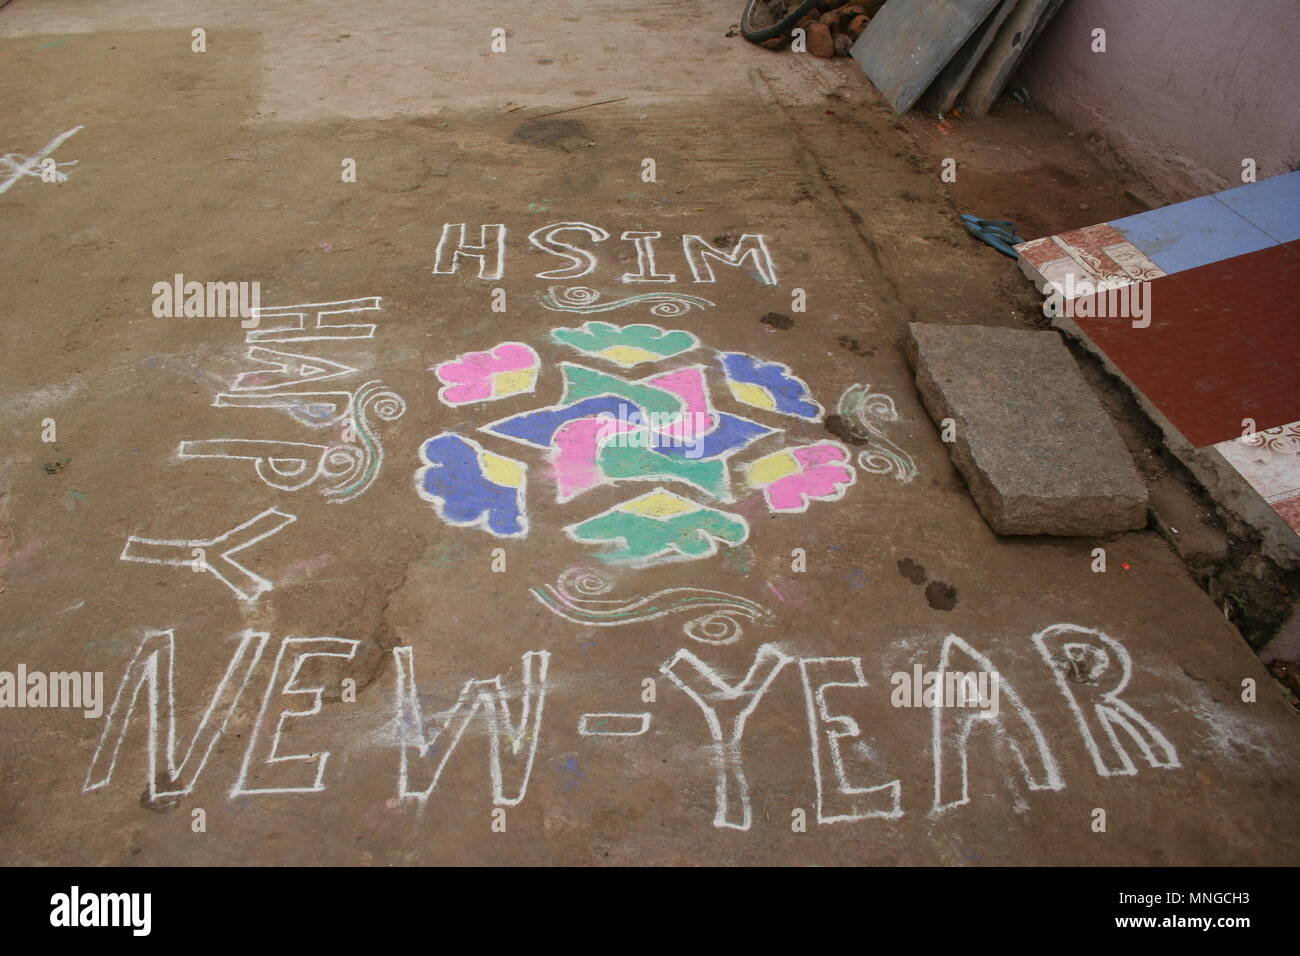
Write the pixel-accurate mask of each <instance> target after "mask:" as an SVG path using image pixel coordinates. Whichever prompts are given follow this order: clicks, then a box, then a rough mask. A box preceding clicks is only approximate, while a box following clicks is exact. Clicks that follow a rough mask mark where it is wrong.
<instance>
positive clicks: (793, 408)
mask: <svg viewBox="0 0 1300 956" xmlns="http://www.w3.org/2000/svg"><path fill="white" fill-rule="evenodd" d="M718 361H719V364H720V365H721V366H722V370H723V372H724V373H725V374H726V376H727V387H728V388H729V389H731V394H732V396H733V397H734V398H735V399H736V401H738V402H742V403H744V404H745V405H751V406H753V407H754V408H761V409H763V410H764V411H769V412H776V413H778V414H781V415H791V416H794V417H795V418H803V419H807V420H808V421H820V420H821V417H822V412H823V409H822V407H821V405H819V404H818V403H817V402H815V401H814V400H813V398H812V389H810V388H809V387H808V383H807V382H805V381H804V380H803V379H801V378H799V377H798V376H796V375H794V374H793V373H792V372H791V371H790V369H789V368H788V367H787V366H785V365H782V364H781V363H780V362H764V361H762V360H761V359H756V358H754V356H752V355H746V354H745V353H744V352H719V353H718Z"/></svg>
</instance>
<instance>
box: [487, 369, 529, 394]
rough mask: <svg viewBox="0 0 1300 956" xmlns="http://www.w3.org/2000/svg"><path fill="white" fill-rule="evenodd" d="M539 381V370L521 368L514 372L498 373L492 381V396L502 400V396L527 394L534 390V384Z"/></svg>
mask: <svg viewBox="0 0 1300 956" xmlns="http://www.w3.org/2000/svg"><path fill="white" fill-rule="evenodd" d="M536 381H537V369H535V368H521V369H516V370H515V371H513V372H498V373H497V374H496V377H495V378H493V379H492V394H493V395H495V396H496V397H498V398H500V397H501V396H502V395H514V394H516V393H517V392H527V391H529V390H531V389H532V387H533V383H534V382H536Z"/></svg>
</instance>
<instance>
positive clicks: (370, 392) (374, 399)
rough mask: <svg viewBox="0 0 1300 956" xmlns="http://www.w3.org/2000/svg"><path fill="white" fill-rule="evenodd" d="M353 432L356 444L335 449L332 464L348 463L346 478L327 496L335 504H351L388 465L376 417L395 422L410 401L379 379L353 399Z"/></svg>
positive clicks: (327, 492)
mask: <svg viewBox="0 0 1300 956" xmlns="http://www.w3.org/2000/svg"><path fill="white" fill-rule="evenodd" d="M352 409H353V411H352V418H351V420H350V426H351V431H352V432H353V433H354V434H355V435H356V443H355V444H353V443H348V444H341V445H338V446H336V447H335V448H334V449H332V450H331V452H330V456H329V460H330V462H331V463H332V464H334V463H337V464H339V465H345V464H347V465H348V466H349V467H347V468H346V471H345V473H344V474H343V477H342V479H341V480H340V481H339V482H338V483H337V484H335V485H334V486H333V487H332V488H326V489H324V494H325V495H326V496H328V497H329V498H330V499H331V503H333V504H342V503H343V502H345V501H351V500H352V499H353V498H356V497H357V496H358V495H361V494H363V493H364V492H365V491H366V490H367V489H368V488H369V487H370V486H371V485H372V484H374V481H375V479H376V478H377V477H379V469H380V467H381V466H382V465H383V463H384V449H383V446H382V445H380V443H379V437H378V436H377V435H376V434H375V432H374V428H373V426H372V425H371V424H370V415H371V414H373V415H374V416H375V417H376V418H378V419H379V420H380V421H384V422H393V421H397V419H399V418H401V417H402V416H403V415H405V414H406V399H404V398H402V396H400V395H398V394H397V393H396V392H394V391H392V390H390V389H386V388H384V387H383V385H382V383H380V382H379V380H377V379H376V380H375V381H373V382H367V383H366V384H365V385H362V386H361V387H360V388H359V389H357V391H356V393H355V394H354V395H353V397H352Z"/></svg>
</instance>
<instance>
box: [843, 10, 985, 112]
mask: <svg viewBox="0 0 1300 956" xmlns="http://www.w3.org/2000/svg"><path fill="white" fill-rule="evenodd" d="M998 2H999V0H889V2H888V3H886V4H885V5H884V6H883V7H882V8H881V9H880V12H879V13H878V14H876V15H875V16H874V17H872V18H871V22H870V23H868V24H867V28H866V29H865V30H863V31H862V35H861V36H860V37H858V38H857V40H855V41H854V43H853V46H852V48H851V49H850V50H849V53H850V55H851V56H852V57H853V59H855V60H857V61H858V65H859V66H860V67H862V71H863V72H864V73H866V74H867V76H868V77H869V78H870V79H871V82H872V83H874V84H875V87H876V89H878V90H879V91H880V93H881V95H883V96H884V97H885V99H886V100H888V101H889V105H890V106H892V107H893V108H894V111H895V112H897V113H906V112H907V111H908V110H909V109H911V108H912V104H913V103H915V102H916V101H917V99H918V98H919V97H920V95H921V94H922V93H924V92H925V89H926V87H928V86H929V85H930V84H931V82H933V81H934V78H935V77H936V76H938V75H939V71H940V70H942V69H943V68H944V66H945V65H946V64H947V63H948V61H949V60H951V59H952V56H953V54H954V53H956V52H957V50H958V49H959V48H960V47H961V45H962V44H963V43H965V42H966V39H967V37H969V36H970V35H971V34H972V33H974V32H975V30H976V29H977V28H978V27H979V25H980V24H981V23H983V22H984V20H985V18H986V17H987V16H988V15H989V11H991V10H992V9H993V8H994V7H995V6H996V5H997V4H998Z"/></svg>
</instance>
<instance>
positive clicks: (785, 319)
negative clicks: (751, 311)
mask: <svg viewBox="0 0 1300 956" xmlns="http://www.w3.org/2000/svg"><path fill="white" fill-rule="evenodd" d="M758 321H760V322H762V323H763V324H764V325H770V326H771V327H772V328H774V329H781V330H782V331H784V330H786V329H792V328H794V319H792V318H791V317H790V316H788V315H782V314H781V313H780V312H769V313H767V315H765V316H763V317H762V318H761V319H759V320H758Z"/></svg>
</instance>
